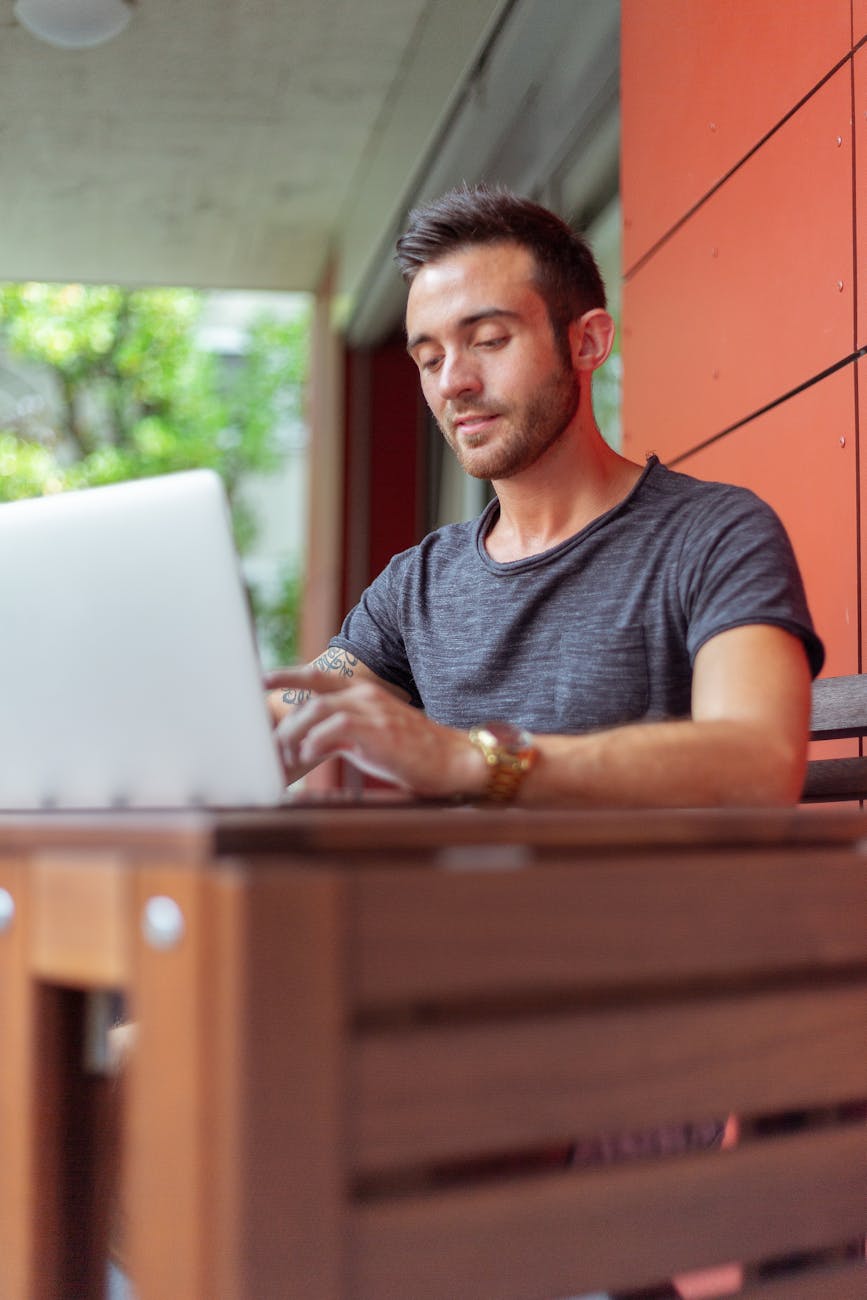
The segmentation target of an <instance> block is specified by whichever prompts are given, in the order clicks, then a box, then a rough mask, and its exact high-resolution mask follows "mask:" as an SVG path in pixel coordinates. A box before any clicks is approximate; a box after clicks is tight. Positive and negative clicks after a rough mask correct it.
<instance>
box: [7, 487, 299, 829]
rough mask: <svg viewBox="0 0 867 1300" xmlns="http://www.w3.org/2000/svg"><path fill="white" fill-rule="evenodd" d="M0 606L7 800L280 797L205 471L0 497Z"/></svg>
mask: <svg viewBox="0 0 867 1300" xmlns="http://www.w3.org/2000/svg"><path fill="white" fill-rule="evenodd" d="M0 609H2V610H3V614H4V620H3V621H4V627H3V634H2V636H0V736H2V738H3V761H2V763H0V808H4V809H32V808H110V807H183V806H190V805H205V806H239V805H250V804H270V803H275V802H277V800H278V799H279V798H280V796H281V794H282V792H283V784H284V783H283V778H282V773H281V770H280V765H279V762H278V759H277V755H276V751H275V747H274V744H273V741H272V738H271V729H270V723H269V721H268V716H267V710H266V706H265V698H264V692H263V689H262V683H261V674H260V670H259V663H258V656H257V653H256V648H255V642H254V638H253V633H252V626H251V621H250V616H249V611H248V606H247V600H246V595H245V591H244V586H243V581H242V577H241V571H240V565H239V563H238V558H237V555H236V553H235V548H234V544H233V540H232V533H231V525H230V520H229V511H228V505H227V502H226V498H225V493H224V490H223V486H222V483H221V481H220V479H219V478H218V476H217V475H216V474H214V473H213V472H212V471H210V470H192V471H188V472H183V473H179V474H171V475H167V476H165V477H162V478H154V479H140V480H137V481H134V482H130V483H122V484H116V485H112V486H109V487H98V488H88V489H85V490H82V491H79V492H69V493H63V494H59V495H56V496H50V497H40V498H38V499H35V500H28V501H18V502H13V503H10V504H8V505H3V506H0Z"/></svg>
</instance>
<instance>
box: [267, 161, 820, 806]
mask: <svg viewBox="0 0 867 1300" xmlns="http://www.w3.org/2000/svg"><path fill="white" fill-rule="evenodd" d="M397 248H398V254H397V260H398V263H399V265H400V268H401V271H402V274H403V276H404V279H405V280H406V282H407V283H408V285H409V295H408V302H407V310H406V330H407V347H408V350H409V353H410V356H411V357H412V358H413V360H414V361H415V363H416V365H417V366H418V369H419V373H420V376H421V385H422V391H423V393H424V396H425V399H426V401H427V403H428V405H429V407H430V409H431V411H432V412H433V414H434V416H435V417H436V419H437V422H438V424H439V426H440V429H441V430H442V433H443V436H444V437H445V439H446V441H447V442H448V444H449V446H450V447H451V448H452V450H453V451H454V453H455V455H456V456H457V458H458V460H459V462H460V463H461V465H462V466H463V468H464V469H465V470H466V471H467V472H468V473H469V474H472V475H474V476H477V477H480V478H487V479H490V480H491V482H492V484H493V488H494V491H495V493H496V499H495V501H494V502H492V503H491V505H490V506H489V507H488V508H487V509H486V510H485V512H484V513H483V514H482V516H481V517H480V519H479V520H476V521H474V522H473V523H470V524H461V525H451V526H449V527H447V528H445V529H440V530H439V531H438V532H436V533H433V534H431V535H430V536H429V537H428V538H426V539H425V540H424V541H423V542H422V543H421V544H420V545H419V546H418V547H415V548H413V549H412V550H410V551H407V552H404V553H403V554H402V555H399V556H396V557H395V559H394V560H392V562H391V563H390V564H389V566H388V567H387V568H386V570H385V571H384V572H383V574H381V575H380V577H379V578H377V579H376V580H375V582H374V583H373V584H372V585H371V586H370V587H369V588H368V590H367V591H366V592H365V593H364V595H363V597H362V599H361V601H360V602H359V604H358V606H357V607H356V608H355V609H354V610H353V611H352V612H351V613H350V614H349V615H348V617H347V619H346V620H345V622H344V624H343V628H342V630H341V633H340V635H339V636H337V637H335V638H334V639H333V640H332V642H331V645H330V647H329V649H328V651H327V652H326V654H325V655H323V656H322V658H320V659H319V660H317V661H316V663H315V664H313V665H311V666H308V667H305V668H296V669H291V670H285V671H281V672H278V673H276V674H273V675H272V676H271V678H270V680H269V686H270V687H271V688H272V693H271V696H270V702H271V707H272V714H273V716H274V719H275V723H276V724H277V738H278V743H279V744H280V747H281V751H282V754H283V760H284V764H285V766H286V771H287V776H288V778H289V779H295V778H297V777H298V776H300V775H301V774H302V773H303V772H305V771H307V770H309V769H310V768H311V767H313V766H314V765H316V764H317V763H319V762H321V761H322V760H324V759H326V758H328V757H330V756H332V755H336V754H341V755H344V756H345V757H346V758H348V760H349V761H350V762H351V763H353V764H355V765H356V766H357V767H359V768H360V769H362V770H363V771H366V772H369V773H373V774H376V775H378V776H383V777H386V778H387V779H389V780H391V781H394V782H395V783H397V784H398V785H401V786H404V787H405V788H407V789H409V790H410V791H412V792H414V793H415V794H417V795H420V796H429V797H453V796H456V797H462V798H467V799H472V800H484V799H486V798H489V799H496V800H501V801H507V800H517V801H520V802H521V803H526V804H549V805H555V804H556V805H568V806H572V807H579V806H599V805H609V806H610V805H632V806H635V805H645V806H648V805H650V806H652V805H657V806H660V805H714V804H742V805H743V804H787V803H791V802H794V801H795V800H797V798H798V796H799V794H800V791H801V786H802V782H803V776H804V764H805V754H806V737H807V724H808V717H809V705H810V677H811V673H816V672H818V671H819V669H820V668H821V664H822V658H823V651H822V647H821V643H820V642H819V641H818V639H817V637H816V635H815V633H814V631H813V629H812V624H811V622H810V616H809V613H808V610H807V606H806V602H805V599H804V594H803V589H802V585H801V580H800V577H799V575H798V572H797V567H796V565H795V561H794V558H793V556H792V552H791V548H790V546H789V543H788V540H787V538H786V537H785V534H784V532H783V530H782V527H781V525H780V523H779V521H778V520H777V518H776V516H775V515H774V514H773V512H772V511H770V509H769V508H768V507H767V506H765V505H764V504H763V503H762V502H760V501H759V500H758V499H757V498H755V497H754V496H752V494H751V493H748V492H745V491H744V490H742V489H737V488H733V487H728V486H724V485H720V484H702V483H699V482H698V481H696V480H693V479H691V478H688V477H687V476H685V475H680V474H675V473H673V472H671V471H669V470H668V469H666V468H664V467H663V466H662V465H660V464H659V463H658V462H657V461H656V460H655V458H651V459H650V460H649V461H648V464H647V465H646V466H643V467H642V466H640V465H637V464H634V463H632V462H631V461H629V460H626V459H625V458H624V457H622V456H620V455H618V454H617V453H616V452H614V451H613V450H612V449H611V448H610V447H608V445H607V444H606V443H605V442H604V440H603V439H602V437H601V435H600V433H599V430H598V427H597V425H596V421H595V419H594V415H593V406H592V400H591V380H592V375H593V372H594V371H595V370H596V369H597V368H598V367H599V366H601V365H602V364H603V362H604V361H605V360H606V358H607V356H608V354H609V352H610V349H611V344H612V338H613V330H614V326H613V322H612V320H611V317H610V316H609V315H608V314H607V312H606V310H605V291H604V287H603V285H602V282H601V279H600V277H599V272H598V270H597V268H596V265H595V263H594V261H593V258H592V255H591V254H590V252H589V250H588V248H587V246H586V245H585V244H584V243H583V241H582V240H581V239H580V238H579V237H578V236H577V235H576V234H575V233H574V232H573V231H571V230H570V229H569V228H568V227H567V226H566V225H565V224H564V223H562V222H561V221H560V220H559V219H558V218H557V217H555V216H554V215H553V214H552V213H550V212H547V211H546V210H545V209H543V208H540V207H538V206H537V205H535V204H532V203H529V202H527V201H526V200H524V199H521V198H518V197H516V196H514V195H511V194H509V193H507V192H505V191H498V190H489V189H487V188H485V187H482V186H480V187H474V188H468V187H463V188H461V189H459V190H456V191H453V192H452V193H450V194H447V195H446V196H444V197H443V198H442V199H440V200H438V201H437V202H435V203H432V204H430V205H429V206H428V207H426V208H423V209H420V210H418V211H416V212H414V213H413V214H412V215H411V219H410V224H409V227H408V229H407V231H406V233H405V234H404V235H403V236H402V237H401V239H400V240H399V241H398V246H397Z"/></svg>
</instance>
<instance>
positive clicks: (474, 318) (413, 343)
mask: <svg viewBox="0 0 867 1300" xmlns="http://www.w3.org/2000/svg"><path fill="white" fill-rule="evenodd" d="M519 315H520V313H519V312H516V311H509V309H508V308H507V307H482V308H481V310H480V311H474V312H471V314H470V315H469V316H462V317H461V319H460V320H459V321H458V329H469V328H470V326H472V325H477V324H478V322H479V321H481V320H490V319H491V318H492V317H496V316H502V317H505V318H506V319H511V320H515V319H517V318H518V316H519ZM432 342H433V336H432V335H430V334H413V335H412V337H411V338H408V339H407V341H406V350H407V352H414V351H415V349H416V348H417V347H420V346H421V344H422V343H432Z"/></svg>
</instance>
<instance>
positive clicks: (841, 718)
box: [810, 673, 867, 740]
mask: <svg viewBox="0 0 867 1300" xmlns="http://www.w3.org/2000/svg"><path fill="white" fill-rule="evenodd" d="M865 732H867V676H865V675H864V674H861V673H853V674H851V675H850V676H848V677H826V678H823V679H821V680H820V681H817V682H814V683H813V708H812V713H811V716H810V738H811V740H834V739H838V738H842V737H845V736H863V735H864V733H865Z"/></svg>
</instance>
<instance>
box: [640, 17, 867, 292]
mask: <svg viewBox="0 0 867 1300" xmlns="http://www.w3.org/2000/svg"><path fill="white" fill-rule="evenodd" d="M856 4H858V5H859V6H860V8H861V9H862V10H865V9H867V0H856ZM621 13H622V133H623V147H622V197H623V211H624V266H625V267H626V268H629V267H631V266H632V265H633V264H634V263H635V261H636V260H637V259H638V258H639V257H641V256H643V255H644V254H645V253H646V252H647V250H648V249H649V248H650V247H651V245H652V244H654V243H655V242H656V241H657V240H658V239H660V238H661V237H662V236H663V235H664V234H665V233H666V232H667V231H668V230H669V229H670V228H671V227H672V226H673V225H674V223H675V222H677V221H678V220H680V218H681V217H682V216H683V215H684V214H685V213H686V212H687V211H689V209H690V208H691V207H692V206H693V205H694V204H695V203H696V202H698V200H699V199H701V198H702V197H703V196H704V195H705V194H706V193H707V192H708V190H710V189H711V188H712V186H713V185H715V184H717V183H718V182H719V181H720V180H721V179H722V178H723V176H725V175H726V173H727V172H728V171H729V170H730V169H731V168H732V167H733V166H735V164H737V163H738V162H739V161H740V160H741V159H742V158H743V157H744V156H745V155H746V154H747V153H748V152H749V151H750V150H751V149H753V148H754V147H755V146H756V144H757V143H758V142H759V140H761V138H762V137H763V136H764V135H765V134H766V133H767V132H768V131H769V130H771V129H772V128H773V127H774V126H775V125H776V124H777V123H778V122H780V120H781V119H782V118H783V117H784V116H785V115H786V113H788V112H790V111H791V109H792V108H793V107H794V106H795V105H796V104H797V103H798V102H799V100H801V99H802V98H803V97H804V96H805V95H806V94H808V93H809V92H810V91H811V90H812V89H813V88H814V87H815V86H816V85H817V84H818V82H819V81H820V80H821V79H822V77H824V76H826V75H827V73H829V72H830V70H831V69H832V68H833V67H834V65H835V64H836V63H838V62H839V61H840V60H841V59H842V58H844V57H845V56H846V55H847V54H848V52H849V50H850V48H851V45H850V39H851V35H850V34H851V6H850V0H784V2H782V3H781V0H749V2H748V3H747V2H746V0H741V3H733V0H622V9H621ZM860 21H862V25H863V23H864V21H867V20H865V19H864V14H863V13H862V14H861V18H860Z"/></svg>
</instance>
